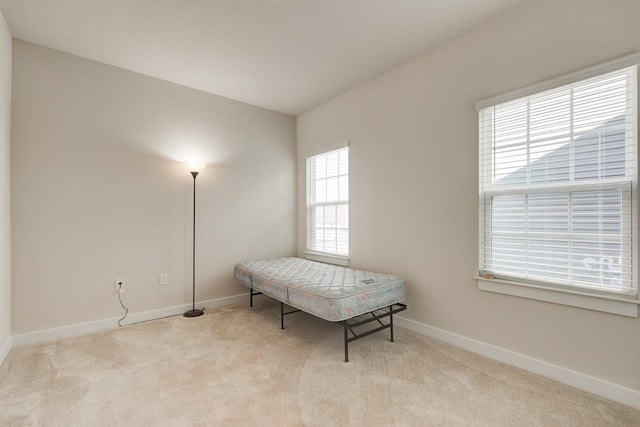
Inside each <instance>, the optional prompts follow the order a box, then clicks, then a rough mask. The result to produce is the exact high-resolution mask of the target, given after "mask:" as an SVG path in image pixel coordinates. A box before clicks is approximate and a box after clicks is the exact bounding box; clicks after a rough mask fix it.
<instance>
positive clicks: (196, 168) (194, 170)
mask: <svg viewBox="0 0 640 427" xmlns="http://www.w3.org/2000/svg"><path fill="white" fill-rule="evenodd" d="M187 166H188V168H189V172H191V176H193V240H192V242H193V251H192V253H191V256H192V258H193V274H192V276H191V277H192V279H193V289H192V295H193V303H192V305H191V310H189V311H186V312H185V313H184V317H198V316H202V315H203V314H204V310H196V177H197V176H198V173H200V172H201V171H202V169H204V166H205V165H204V163H197V162H189V163H187Z"/></svg>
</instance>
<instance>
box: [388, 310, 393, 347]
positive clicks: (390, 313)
mask: <svg viewBox="0 0 640 427" xmlns="http://www.w3.org/2000/svg"><path fill="white" fill-rule="evenodd" d="M389 329H390V330H391V342H393V306H392V305H390V306H389Z"/></svg>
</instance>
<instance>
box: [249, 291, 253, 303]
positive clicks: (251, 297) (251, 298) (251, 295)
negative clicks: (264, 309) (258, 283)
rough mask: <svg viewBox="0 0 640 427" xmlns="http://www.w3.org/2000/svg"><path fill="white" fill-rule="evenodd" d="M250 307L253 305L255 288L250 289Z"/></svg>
mask: <svg viewBox="0 0 640 427" xmlns="http://www.w3.org/2000/svg"><path fill="white" fill-rule="evenodd" d="M249 307H253V288H251V289H249Z"/></svg>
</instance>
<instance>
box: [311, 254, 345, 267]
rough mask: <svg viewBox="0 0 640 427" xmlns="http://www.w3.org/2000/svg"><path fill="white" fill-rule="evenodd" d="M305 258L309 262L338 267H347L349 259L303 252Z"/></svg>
mask: <svg viewBox="0 0 640 427" xmlns="http://www.w3.org/2000/svg"><path fill="white" fill-rule="evenodd" d="M304 255H305V258H307V259H309V260H311V261H318V262H324V263H327V264H335V265H340V266H342V267H348V266H349V257H346V256H341V255H331V254H323V253H320V252H305V253H304Z"/></svg>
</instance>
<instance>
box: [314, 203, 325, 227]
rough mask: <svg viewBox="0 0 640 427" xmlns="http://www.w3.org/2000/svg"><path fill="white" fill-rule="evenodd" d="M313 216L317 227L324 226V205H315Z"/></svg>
mask: <svg viewBox="0 0 640 427" xmlns="http://www.w3.org/2000/svg"><path fill="white" fill-rule="evenodd" d="M313 217H314V219H315V221H314V222H315V227H316V228H324V206H314V208H313Z"/></svg>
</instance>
